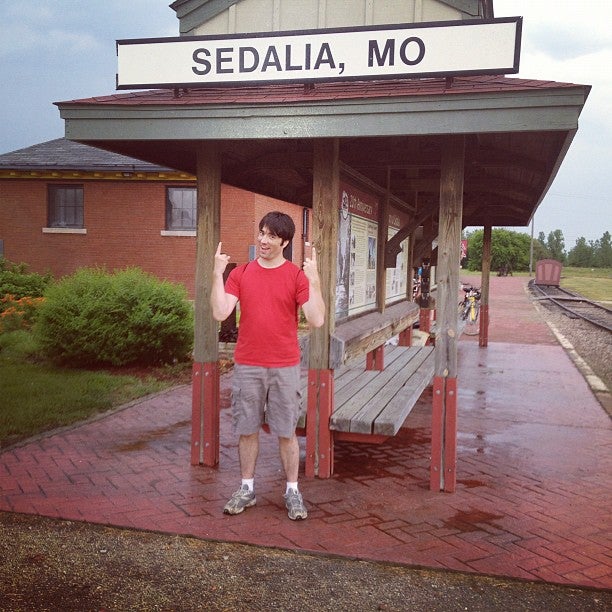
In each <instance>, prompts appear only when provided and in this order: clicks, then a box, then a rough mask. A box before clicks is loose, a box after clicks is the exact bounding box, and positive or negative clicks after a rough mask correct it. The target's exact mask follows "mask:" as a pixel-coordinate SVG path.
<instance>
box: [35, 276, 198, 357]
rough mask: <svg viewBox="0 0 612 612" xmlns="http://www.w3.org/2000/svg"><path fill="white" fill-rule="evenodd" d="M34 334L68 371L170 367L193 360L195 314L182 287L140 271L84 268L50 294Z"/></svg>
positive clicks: (63, 281) (55, 287) (46, 351)
mask: <svg viewBox="0 0 612 612" xmlns="http://www.w3.org/2000/svg"><path fill="white" fill-rule="evenodd" d="M34 334H35V337H36V340H37V341H38V343H39V345H40V347H41V351H42V352H43V354H44V355H45V356H47V357H48V358H50V359H52V360H53V361H56V362H58V363H62V364H65V365H72V366H83V365H87V366H91V365H113V366H121V365H127V364H136V363H138V364H143V365H154V364H160V363H171V362H174V361H183V360H185V359H187V358H188V356H189V353H190V351H191V346H192V342H193V310H192V308H191V305H190V303H189V301H188V300H187V294H186V291H185V289H184V288H183V287H181V286H178V285H173V284H171V283H169V282H165V281H160V280H159V279H157V278H155V277H153V276H150V275H148V274H145V273H144V272H143V271H142V270H139V269H137V268H130V269H127V270H122V271H118V272H115V273H114V274H109V273H107V272H106V271H104V270H101V269H91V268H83V269H81V270H78V271H77V272H75V273H74V274H73V275H72V276H69V277H66V278H64V279H62V280H61V281H58V282H57V283H55V284H53V285H52V286H51V287H49V289H48V290H47V291H46V293H45V301H44V303H43V304H42V305H41V306H40V308H39V312H38V318H37V321H36V324H35V326H34Z"/></svg>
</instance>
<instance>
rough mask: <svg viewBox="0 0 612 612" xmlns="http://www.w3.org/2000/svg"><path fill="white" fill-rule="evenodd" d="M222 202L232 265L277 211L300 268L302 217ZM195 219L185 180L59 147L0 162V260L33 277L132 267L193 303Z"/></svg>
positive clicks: (265, 204) (190, 185)
mask: <svg viewBox="0 0 612 612" xmlns="http://www.w3.org/2000/svg"><path fill="white" fill-rule="evenodd" d="M221 202H222V204H221V240H222V241H223V250H224V251H225V252H227V253H229V254H230V255H231V257H232V261H234V262H237V263H240V262H244V261H248V260H249V258H252V257H253V248H254V245H255V244H256V237H257V232H258V223H259V220H260V219H261V217H262V216H263V215H264V214H265V213H266V212H268V211H270V210H282V211H283V212H286V213H287V214H289V215H291V216H292V218H293V220H294V222H295V225H296V236H295V239H294V241H293V248H292V259H293V260H294V261H295V262H296V263H300V262H301V260H302V256H303V242H304V240H306V239H307V238H304V232H305V228H304V215H305V214H306V213H305V212H304V211H305V210H306V209H303V208H302V207H301V206H296V205H293V204H289V203H287V202H283V201H280V200H276V199H273V198H270V197H267V196H261V195H258V194H255V193H252V192H249V191H245V190H243V189H239V188H237V187H231V186H228V185H223V186H222V192H221ZM196 210H197V206H196V181H195V177H194V176H192V175H190V174H188V173H186V172H181V171H177V170H172V169H170V168H166V167H163V166H157V165H155V164H151V163H148V162H143V161H140V160H137V159H133V158H131V157H126V156H124V155H119V154H116V153H110V152H108V151H103V150H101V149H96V148H94V147H90V146H87V145H83V144H79V143H76V142H72V141H70V140H66V139H64V138H58V139H57V140H51V141H49V142H44V143H41V144H37V145H34V146H31V147H28V148H25V149H21V150H18V151H14V152H11V153H6V154H4V155H0V255H3V256H4V257H5V258H6V259H8V260H10V261H12V262H15V263H21V262H25V263H27V264H28V266H29V267H30V270H31V271H34V272H40V273H44V272H48V271H49V272H51V273H52V274H53V275H54V276H56V277H61V276H64V275H68V274H71V273H72V272H74V271H75V270H76V269H77V268H80V267H84V266H88V267H93V266H102V267H105V268H107V269H108V270H114V269H121V268H125V267H130V266H138V267H140V268H142V269H143V270H145V271H146V272H149V273H151V274H154V275H155V276H158V277H159V278H163V279H167V280H169V281H172V282H176V283H182V284H183V285H185V287H186V288H187V289H188V291H189V293H190V295H192V296H193V293H194V273H195V253H196ZM306 223H307V221H306Z"/></svg>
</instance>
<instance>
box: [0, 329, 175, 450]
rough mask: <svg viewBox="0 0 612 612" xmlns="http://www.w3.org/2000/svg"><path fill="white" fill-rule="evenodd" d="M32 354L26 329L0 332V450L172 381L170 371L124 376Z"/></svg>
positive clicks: (165, 386)
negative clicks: (77, 367) (39, 358)
mask: <svg viewBox="0 0 612 612" xmlns="http://www.w3.org/2000/svg"><path fill="white" fill-rule="evenodd" d="M35 353H36V347H35V346H34V345H33V341H32V337H31V335H30V334H29V333H28V332H25V331H17V332H10V333H5V334H0V449H1V448H4V447H6V446H7V445H9V444H13V443H15V442H18V441H20V440H23V439H25V438H28V437H30V436H32V435H35V434H38V433H41V432H44V431H48V430H50V429H53V428H55V427H59V426H63V425H69V424H72V423H75V422H77V421H81V420H83V419H87V418H89V417H91V416H93V415H95V414H97V413H100V412H104V411H106V410H109V409H111V408H114V407H117V406H120V405H122V404H124V403H126V402H129V401H130V400H133V399H136V398H138V397H142V396H144V395H148V394H150V393H155V392H157V391H161V390H162V389H164V388H167V387H169V386H170V385H171V384H173V383H174V382H177V381H176V376H177V373H176V372H175V373H174V374H173V375H171V376H168V375H167V373H168V372H167V371H166V376H165V377H164V376H159V371H155V370H154V369H151V373H150V374H147V373H146V372H145V373H143V372H138V375H134V374H130V375H127V374H124V373H122V372H121V370H119V371H117V372H109V371H94V370H75V369H66V368H60V367H56V366H54V365H51V364H48V363H41V362H39V361H37V360H36V359H35V358H34V355H35ZM186 367H187V366H185V368H186ZM156 374H158V375H157V376H156ZM164 378H165V379H164Z"/></svg>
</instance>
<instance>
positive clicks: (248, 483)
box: [242, 478, 255, 491]
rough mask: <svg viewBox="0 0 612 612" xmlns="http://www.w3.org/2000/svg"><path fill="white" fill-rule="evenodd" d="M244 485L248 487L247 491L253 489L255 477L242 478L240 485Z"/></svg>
mask: <svg viewBox="0 0 612 612" xmlns="http://www.w3.org/2000/svg"><path fill="white" fill-rule="evenodd" d="M244 485H246V486H247V487H248V488H249V491H254V490H255V479H254V478H243V479H242V486H243V487H244Z"/></svg>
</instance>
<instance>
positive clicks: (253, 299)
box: [210, 211, 325, 520]
mask: <svg viewBox="0 0 612 612" xmlns="http://www.w3.org/2000/svg"><path fill="white" fill-rule="evenodd" d="M294 234H295V225H294V223H293V220H292V219H291V217H290V216H289V215H286V214H284V213H281V212H277V211H274V212H270V213H268V214H267V215H265V216H264V217H263V219H262V220H261V221H260V222H259V236H258V242H259V250H258V257H257V259H256V260H255V261H251V262H249V263H248V264H244V265H241V266H238V267H236V268H234V269H233V270H232V271H231V272H230V275H229V277H228V279H227V282H226V283H225V285H224V283H223V273H224V271H225V268H226V267H227V264H228V263H229V260H230V257H229V255H226V254H224V253H222V252H221V243H219V246H218V247H217V252H216V253H215V263H214V269H213V283H212V291H211V298H210V301H211V306H212V311H213V316H214V318H215V319H216V320H217V321H223V320H225V319H226V318H227V317H228V316H229V315H230V314H231V312H232V311H233V309H234V307H235V306H236V304H237V303H238V302H240V325H239V328H238V342H237V344H236V350H235V353H234V376H233V382H232V413H233V417H234V427H235V430H236V433H237V434H238V435H239V443H238V454H239V458H240V471H241V476H242V484H241V486H240V489H238V490H237V491H236V492H235V493H234V494H233V495H232V497H231V499H230V500H229V501H228V502H227V504H226V505H225V507H224V509H223V511H224V512H225V513H226V514H239V513H240V512H242V511H243V510H244V509H245V508H250V507H251V506H254V505H255V503H256V498H255V489H254V478H255V465H256V463H257V456H258V454H259V430H260V429H261V426H262V424H263V422H264V408H265V410H266V420H267V422H268V425H269V427H270V431H271V432H272V433H274V434H276V435H277V436H278V443H279V451H280V457H281V462H282V464H283V468H284V470H285V475H286V477H287V485H286V489H285V506H286V508H287V512H288V515H289V518H290V519H292V520H298V519H305V518H306V516H307V515H308V512H307V510H306V506H305V505H304V501H303V499H302V495H301V493H300V492H299V489H298V482H297V481H298V469H299V459H300V449H299V444H298V439H297V437H296V435H295V427H296V424H297V421H298V418H299V412H300V348H299V343H298V335H297V329H298V309H299V308H300V307H301V308H302V310H303V312H304V315H305V316H306V320H307V321H308V323H309V324H310V325H311V326H313V327H321V325H323V322H324V317H325V304H324V302H323V297H322V296H321V282H320V280H319V272H318V270H317V257H316V252H315V249H314V247H313V249H312V255H311V256H310V257H306V258H305V260H304V266H303V270H300V269H299V268H298V267H297V266H296V265H294V264H293V263H291V262H290V261H287V260H286V259H285V257H284V255H283V249H284V248H285V247H286V246H287V245H288V244H289V242H291V240H292V239H293V236H294Z"/></svg>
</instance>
